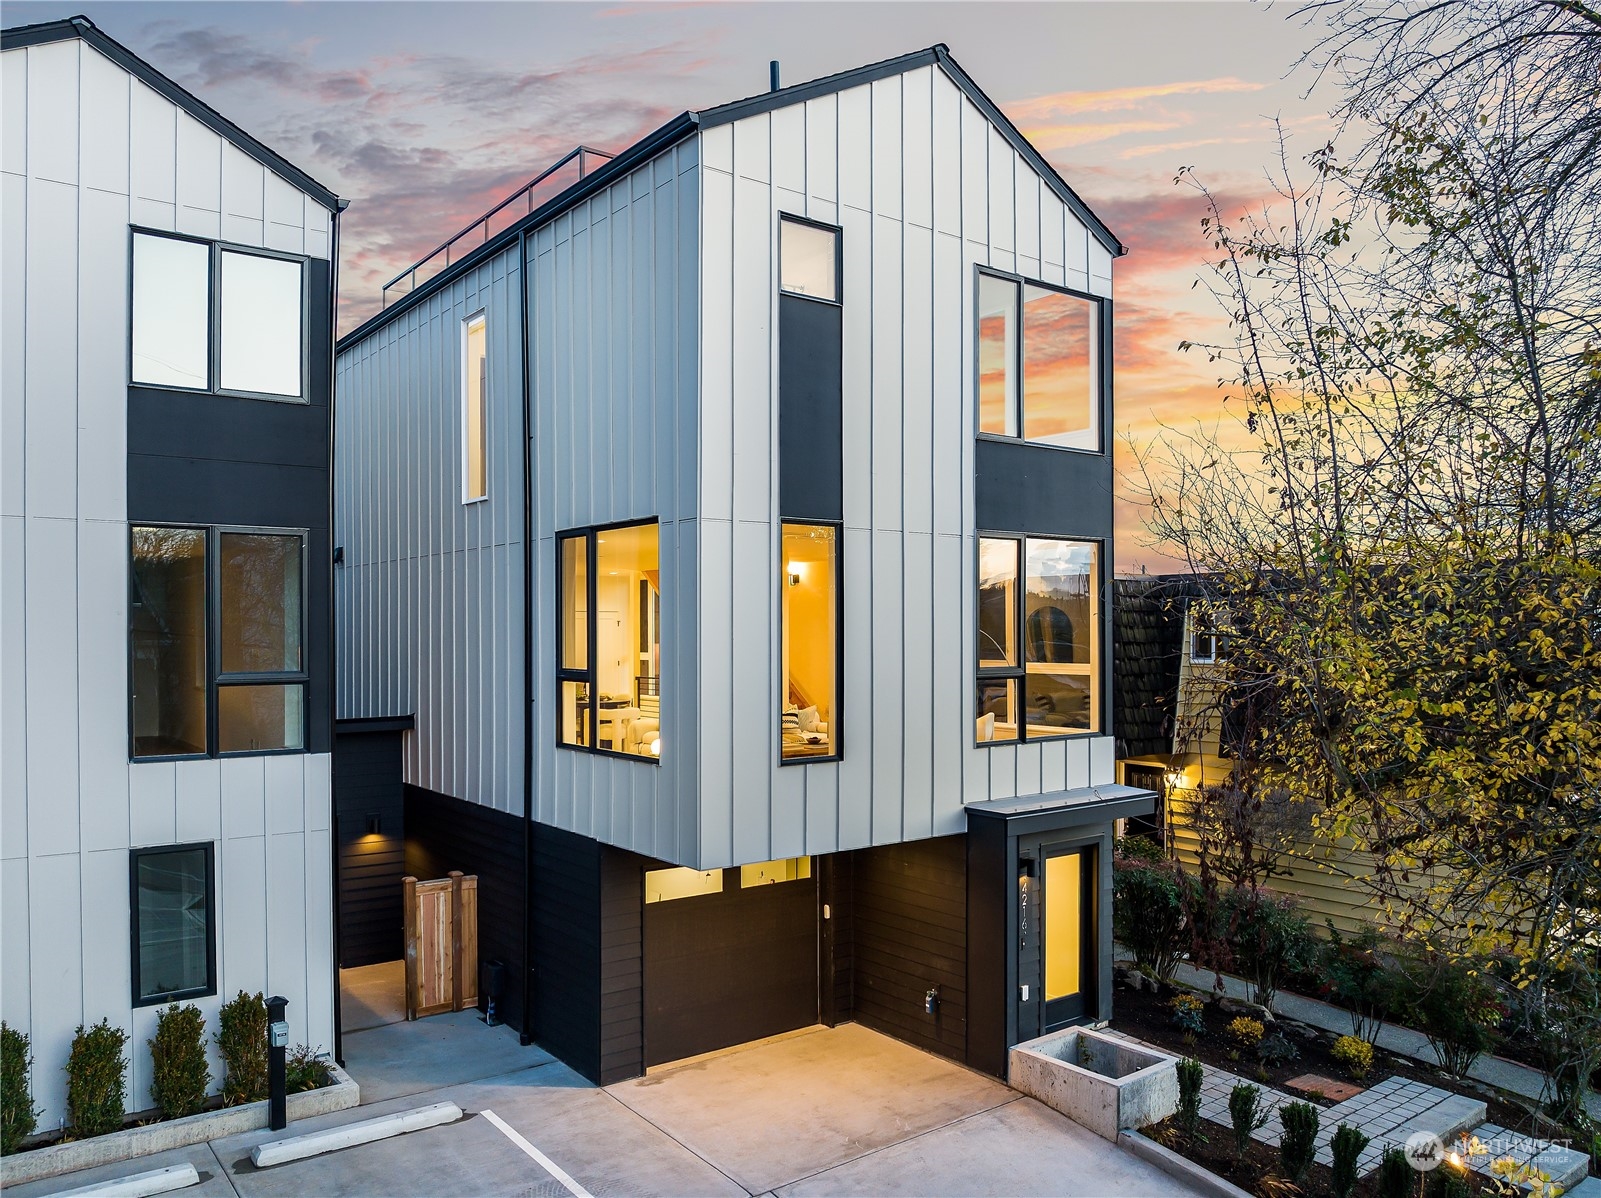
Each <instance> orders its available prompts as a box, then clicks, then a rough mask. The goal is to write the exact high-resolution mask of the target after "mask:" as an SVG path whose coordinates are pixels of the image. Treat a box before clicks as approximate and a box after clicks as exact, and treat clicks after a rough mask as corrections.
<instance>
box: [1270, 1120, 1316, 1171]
mask: <svg viewBox="0 0 1601 1198" xmlns="http://www.w3.org/2000/svg"><path fill="white" fill-rule="evenodd" d="M1279 1122H1280V1123H1281V1124H1283V1125H1284V1134H1283V1135H1282V1136H1281V1137H1279V1164H1280V1165H1281V1166H1282V1167H1283V1169H1284V1175H1285V1176H1286V1177H1288V1178H1289V1179H1290V1180H1291V1181H1293V1182H1294V1183H1295V1184H1296V1185H1300V1184H1301V1183H1302V1182H1303V1181H1305V1180H1306V1172H1307V1170H1308V1169H1310V1168H1311V1167H1312V1155H1313V1153H1315V1152H1316V1151H1317V1129H1318V1114H1317V1107H1315V1106H1313V1105H1312V1104H1311V1103H1310V1102H1287V1103H1285V1104H1284V1105H1283V1106H1281V1107H1280V1108H1279Z"/></svg>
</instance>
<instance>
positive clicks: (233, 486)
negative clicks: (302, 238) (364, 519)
mask: <svg viewBox="0 0 1601 1198" xmlns="http://www.w3.org/2000/svg"><path fill="white" fill-rule="evenodd" d="M306 272H307V284H308V286H307V305H306V350H307V353H306V402H305V403H280V402H277V401H274V400H267V399H242V398H239V397H236V396H226V395H194V394H191V393H189V392H183V391H165V390H161V389H159V388H153V387H130V388H129V389H128V519H129V521H130V522H132V523H135V524H137V523H139V522H140V521H152V522H157V523H166V524H239V525H249V526H260V527H268V528H305V529H309V530H310V535H309V537H308V538H307V543H306V562H307V571H306V574H307V577H306V596H307V609H306V628H305V635H306V672H307V673H308V674H309V675H310V677H311V681H310V682H309V683H308V684H307V687H306V750H307V751H308V752H311V753H327V752H329V751H330V750H331V749H332V748H333V703H332V700H331V698H330V691H331V688H332V679H333V651H332V639H333V599H332V590H331V585H332V580H331V577H330V575H331V572H332V556H333V548H332V544H331V542H330V539H329V527H328V524H329V508H330V505H331V496H332V490H331V483H330V475H329V469H328V464H329V463H328V447H329V438H330V436H331V435H332V427H331V420H330V412H331V411H332V408H331V405H330V402H329V400H330V396H329V382H330V376H331V361H332V354H333V341H332V323H331V319H330V302H331V301H330V291H329V287H330V276H329V267H328V263H326V262H323V261H320V260H318V259H315V258H313V259H310V260H308V261H307V263H306Z"/></svg>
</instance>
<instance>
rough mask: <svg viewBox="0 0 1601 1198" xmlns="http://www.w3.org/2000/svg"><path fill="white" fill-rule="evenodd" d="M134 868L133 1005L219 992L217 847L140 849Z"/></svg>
mask: <svg viewBox="0 0 1601 1198" xmlns="http://www.w3.org/2000/svg"><path fill="white" fill-rule="evenodd" d="M128 869H129V891H130V894H129V899H130V902H129V907H130V910H131V912H132V921H133V923H132V928H131V935H130V940H131V948H132V953H131V962H130V963H131V965H132V974H133V1005H134V1006H136V1007H144V1006H151V1005H153V1004H155V1003H164V1002H171V1001H174V1000H176V999H183V998H197V997H199V996H201V995H206V994H215V993H216V992H217V942H216V928H215V925H214V923H213V911H214V910H215V908H216V904H215V879H214V873H213V858H212V846H211V845H210V844H188V845H176V846H163V847H162V848H153V849H134V850H133V851H132V852H131V853H130V854H129V862H128Z"/></svg>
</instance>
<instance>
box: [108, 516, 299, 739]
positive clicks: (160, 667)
mask: <svg viewBox="0 0 1601 1198" xmlns="http://www.w3.org/2000/svg"><path fill="white" fill-rule="evenodd" d="M130 558H131V562H130V569H129V585H130V593H129V602H128V647H129V685H130V688H131V691H132V694H131V696H130V702H129V713H130V720H131V724H132V727H131V729H130V734H131V735H130V741H131V753H132V756H133V757H135V758H148V757H190V756H193V757H199V756H206V755H212V756H215V755H217V754H223V753H264V752H282V751H286V750H297V749H301V748H303V747H304V744H305V724H306V720H305V691H306V683H307V681H308V675H307V673H306V668H305V656H304V655H305V650H304V629H303V624H304V619H305V534H303V533H300V532H281V531H275V530H244V529H241V530H233V529H205V528H169V527H163V526H153V525H135V526H134V527H133V529H132V530H131V543H130Z"/></svg>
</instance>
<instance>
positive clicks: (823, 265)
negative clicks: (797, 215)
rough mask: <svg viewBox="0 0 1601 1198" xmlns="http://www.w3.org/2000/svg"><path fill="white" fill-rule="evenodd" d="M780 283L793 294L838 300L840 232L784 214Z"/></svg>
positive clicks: (779, 253)
mask: <svg viewBox="0 0 1601 1198" xmlns="http://www.w3.org/2000/svg"><path fill="white" fill-rule="evenodd" d="M778 286H779V289H780V290H783V291H788V292H790V293H791V294H792V295H804V296H807V297H809V298H811V299H820V300H828V301H830V302H837V301H838V300H839V232H838V231H837V230H835V229H825V228H823V227H821V226H820V225H814V224H809V223H808V222H806V221H800V220H795V219H794V218H793V217H788V216H786V217H783V218H781V219H780V220H779V222H778Z"/></svg>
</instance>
